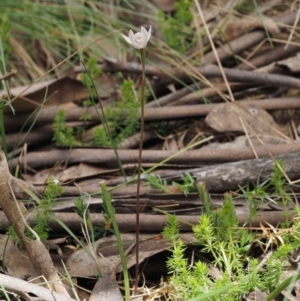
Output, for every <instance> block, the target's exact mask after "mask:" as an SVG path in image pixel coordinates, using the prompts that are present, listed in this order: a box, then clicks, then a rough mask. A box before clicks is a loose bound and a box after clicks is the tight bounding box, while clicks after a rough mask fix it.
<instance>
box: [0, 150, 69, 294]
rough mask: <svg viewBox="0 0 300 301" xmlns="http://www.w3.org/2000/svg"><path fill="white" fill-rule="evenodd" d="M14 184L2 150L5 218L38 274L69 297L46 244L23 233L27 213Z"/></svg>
mask: <svg viewBox="0 0 300 301" xmlns="http://www.w3.org/2000/svg"><path fill="white" fill-rule="evenodd" d="M13 185H16V184H15V182H14V181H13V177H12V176H11V175H10V173H9V169H8V165H7V161H6V158H5V154H4V153H3V151H0V194H1V198H0V206H1V207H2V210H3V211H4V213H5V215H6V217H7V219H8V220H9V223H10V225H11V226H13V229H14V230H15V232H16V234H17V235H18V237H19V239H20V241H21V243H22V245H23V246H24V248H25V249H26V251H27V252H28V255H29V258H30V261H31V263H32V264H33V266H34V268H35V270H36V272H37V274H38V275H43V276H45V278H46V279H47V280H48V281H49V282H51V284H50V285H51V288H52V289H53V290H54V291H56V292H58V293H60V294H62V295H64V296H66V297H69V294H68V292H67V290H66V288H65V287H64V285H63V284H62V282H61V280H60V278H59V276H58V274H57V272H56V270H55V268H54V265H53V262H52V259H51V257H50V254H49V252H48V250H47V248H46V246H45V245H44V244H43V243H42V242H41V241H40V240H39V239H37V240H35V241H31V240H29V239H28V238H27V237H26V235H25V228H26V227H28V224H27V223H26V221H25V220H24V215H25V214H26V213H27V210H26V208H25V206H24V205H23V204H22V203H17V201H16V200H15V197H14V193H13V189H12V186H13Z"/></svg>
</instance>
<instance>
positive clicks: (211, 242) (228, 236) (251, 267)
mask: <svg viewBox="0 0 300 301" xmlns="http://www.w3.org/2000/svg"><path fill="white" fill-rule="evenodd" d="M197 189H198V192H199V197H200V199H201V200H202V202H203V207H204V208H203V214H202V215H201V216H200V218H199V222H198V224H197V225H196V226H194V227H193V232H194V236H195V238H196V239H197V242H196V244H195V245H196V246H198V247H199V248H200V250H201V251H202V252H206V253H208V254H210V256H212V258H213V263H214V265H215V266H216V267H217V268H218V270H219V272H220V274H219V277H218V278H216V279H213V278H211V277H208V267H207V266H206V264H205V263H203V262H201V261H198V262H195V264H194V265H193V266H192V265H191V264H189V262H188V259H187V258H186V255H185V251H186V247H185V246H184V244H183V242H182V241H181V239H180V235H179V223H178V221H177V218H176V216H173V215H172V216H168V222H167V226H166V227H165V228H164V231H163V235H164V237H165V238H166V239H168V240H169V242H170V245H171V246H170V249H169V250H170V251H171V256H170V257H169V258H168V262H167V266H168V269H169V273H170V274H171V277H170V280H171V283H172V284H173V285H174V289H175V291H176V296H177V297H178V298H183V299H185V300H186V299H189V298H195V299H193V300H197V298H196V297H200V296H205V295H206V294H210V295H211V292H215V293H214V296H215V297H214V298H212V297H210V298H208V299H203V300H225V301H235V300H236V301H238V300H241V298H242V296H243V295H245V294H248V293H250V292H252V291H253V290H254V289H255V288H258V289H260V290H261V291H269V290H271V289H272V288H274V287H276V285H278V283H279V281H280V277H281V274H282V270H283V267H284V263H285V262H286V260H287V259H288V256H289V253H290V252H291V250H292V249H293V247H292V246H291V244H283V245H282V246H280V247H279V248H278V249H277V251H275V252H274V253H273V255H272V256H271V257H270V258H269V259H268V260H267V261H266V263H265V264H264V265H263V266H260V264H259V261H258V259H256V258H249V254H248V253H249V250H250V247H251V245H252V243H253V242H254V236H253V235H252V234H251V233H249V232H248V230H247V229H243V228H240V227H239V226H238V218H237V215H236V213H235V210H234V204H233V200H232V197H231V196H230V195H229V194H225V196H224V204H223V206H222V207H221V208H219V209H217V210H214V207H213V204H212V201H211V199H210V196H209V194H208V192H207V191H206V189H205V186H204V184H202V183H199V184H197ZM230 284H235V286H234V287H233V288H232V289H230V290H227V291H225V292H224V291H220V289H221V288H222V287H224V286H228V285H230ZM208 292H209V293H208ZM217 292H219V293H217ZM201 300H202V299H201Z"/></svg>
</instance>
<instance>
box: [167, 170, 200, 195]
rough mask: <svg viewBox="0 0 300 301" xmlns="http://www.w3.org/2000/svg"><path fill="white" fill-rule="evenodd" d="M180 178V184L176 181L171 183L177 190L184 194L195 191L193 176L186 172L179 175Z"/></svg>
mask: <svg viewBox="0 0 300 301" xmlns="http://www.w3.org/2000/svg"><path fill="white" fill-rule="evenodd" d="M181 179H182V182H183V183H182V184H180V183H177V182H172V185H173V186H174V187H177V188H179V190H180V191H181V192H182V193H183V194H184V195H185V196H188V194H189V193H191V192H196V191H197V190H196V187H195V183H194V182H195V180H194V178H193V176H192V175H191V174H190V173H189V172H187V173H185V174H184V175H182V176H181Z"/></svg>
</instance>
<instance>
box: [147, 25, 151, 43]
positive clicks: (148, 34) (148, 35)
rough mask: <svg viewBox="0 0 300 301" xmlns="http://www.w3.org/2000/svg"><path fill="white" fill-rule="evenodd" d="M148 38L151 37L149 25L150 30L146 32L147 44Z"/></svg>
mask: <svg viewBox="0 0 300 301" xmlns="http://www.w3.org/2000/svg"><path fill="white" fill-rule="evenodd" d="M150 37H151V25H150V28H149V30H148V32H147V42H148V41H149V39H150Z"/></svg>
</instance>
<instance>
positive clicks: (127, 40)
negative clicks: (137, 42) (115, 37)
mask: <svg viewBox="0 0 300 301" xmlns="http://www.w3.org/2000/svg"><path fill="white" fill-rule="evenodd" d="M120 35H121V36H122V37H123V38H124V39H125V40H126V42H127V43H129V44H132V43H131V41H130V39H129V38H128V37H126V36H125V35H123V34H121V33H120Z"/></svg>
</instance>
